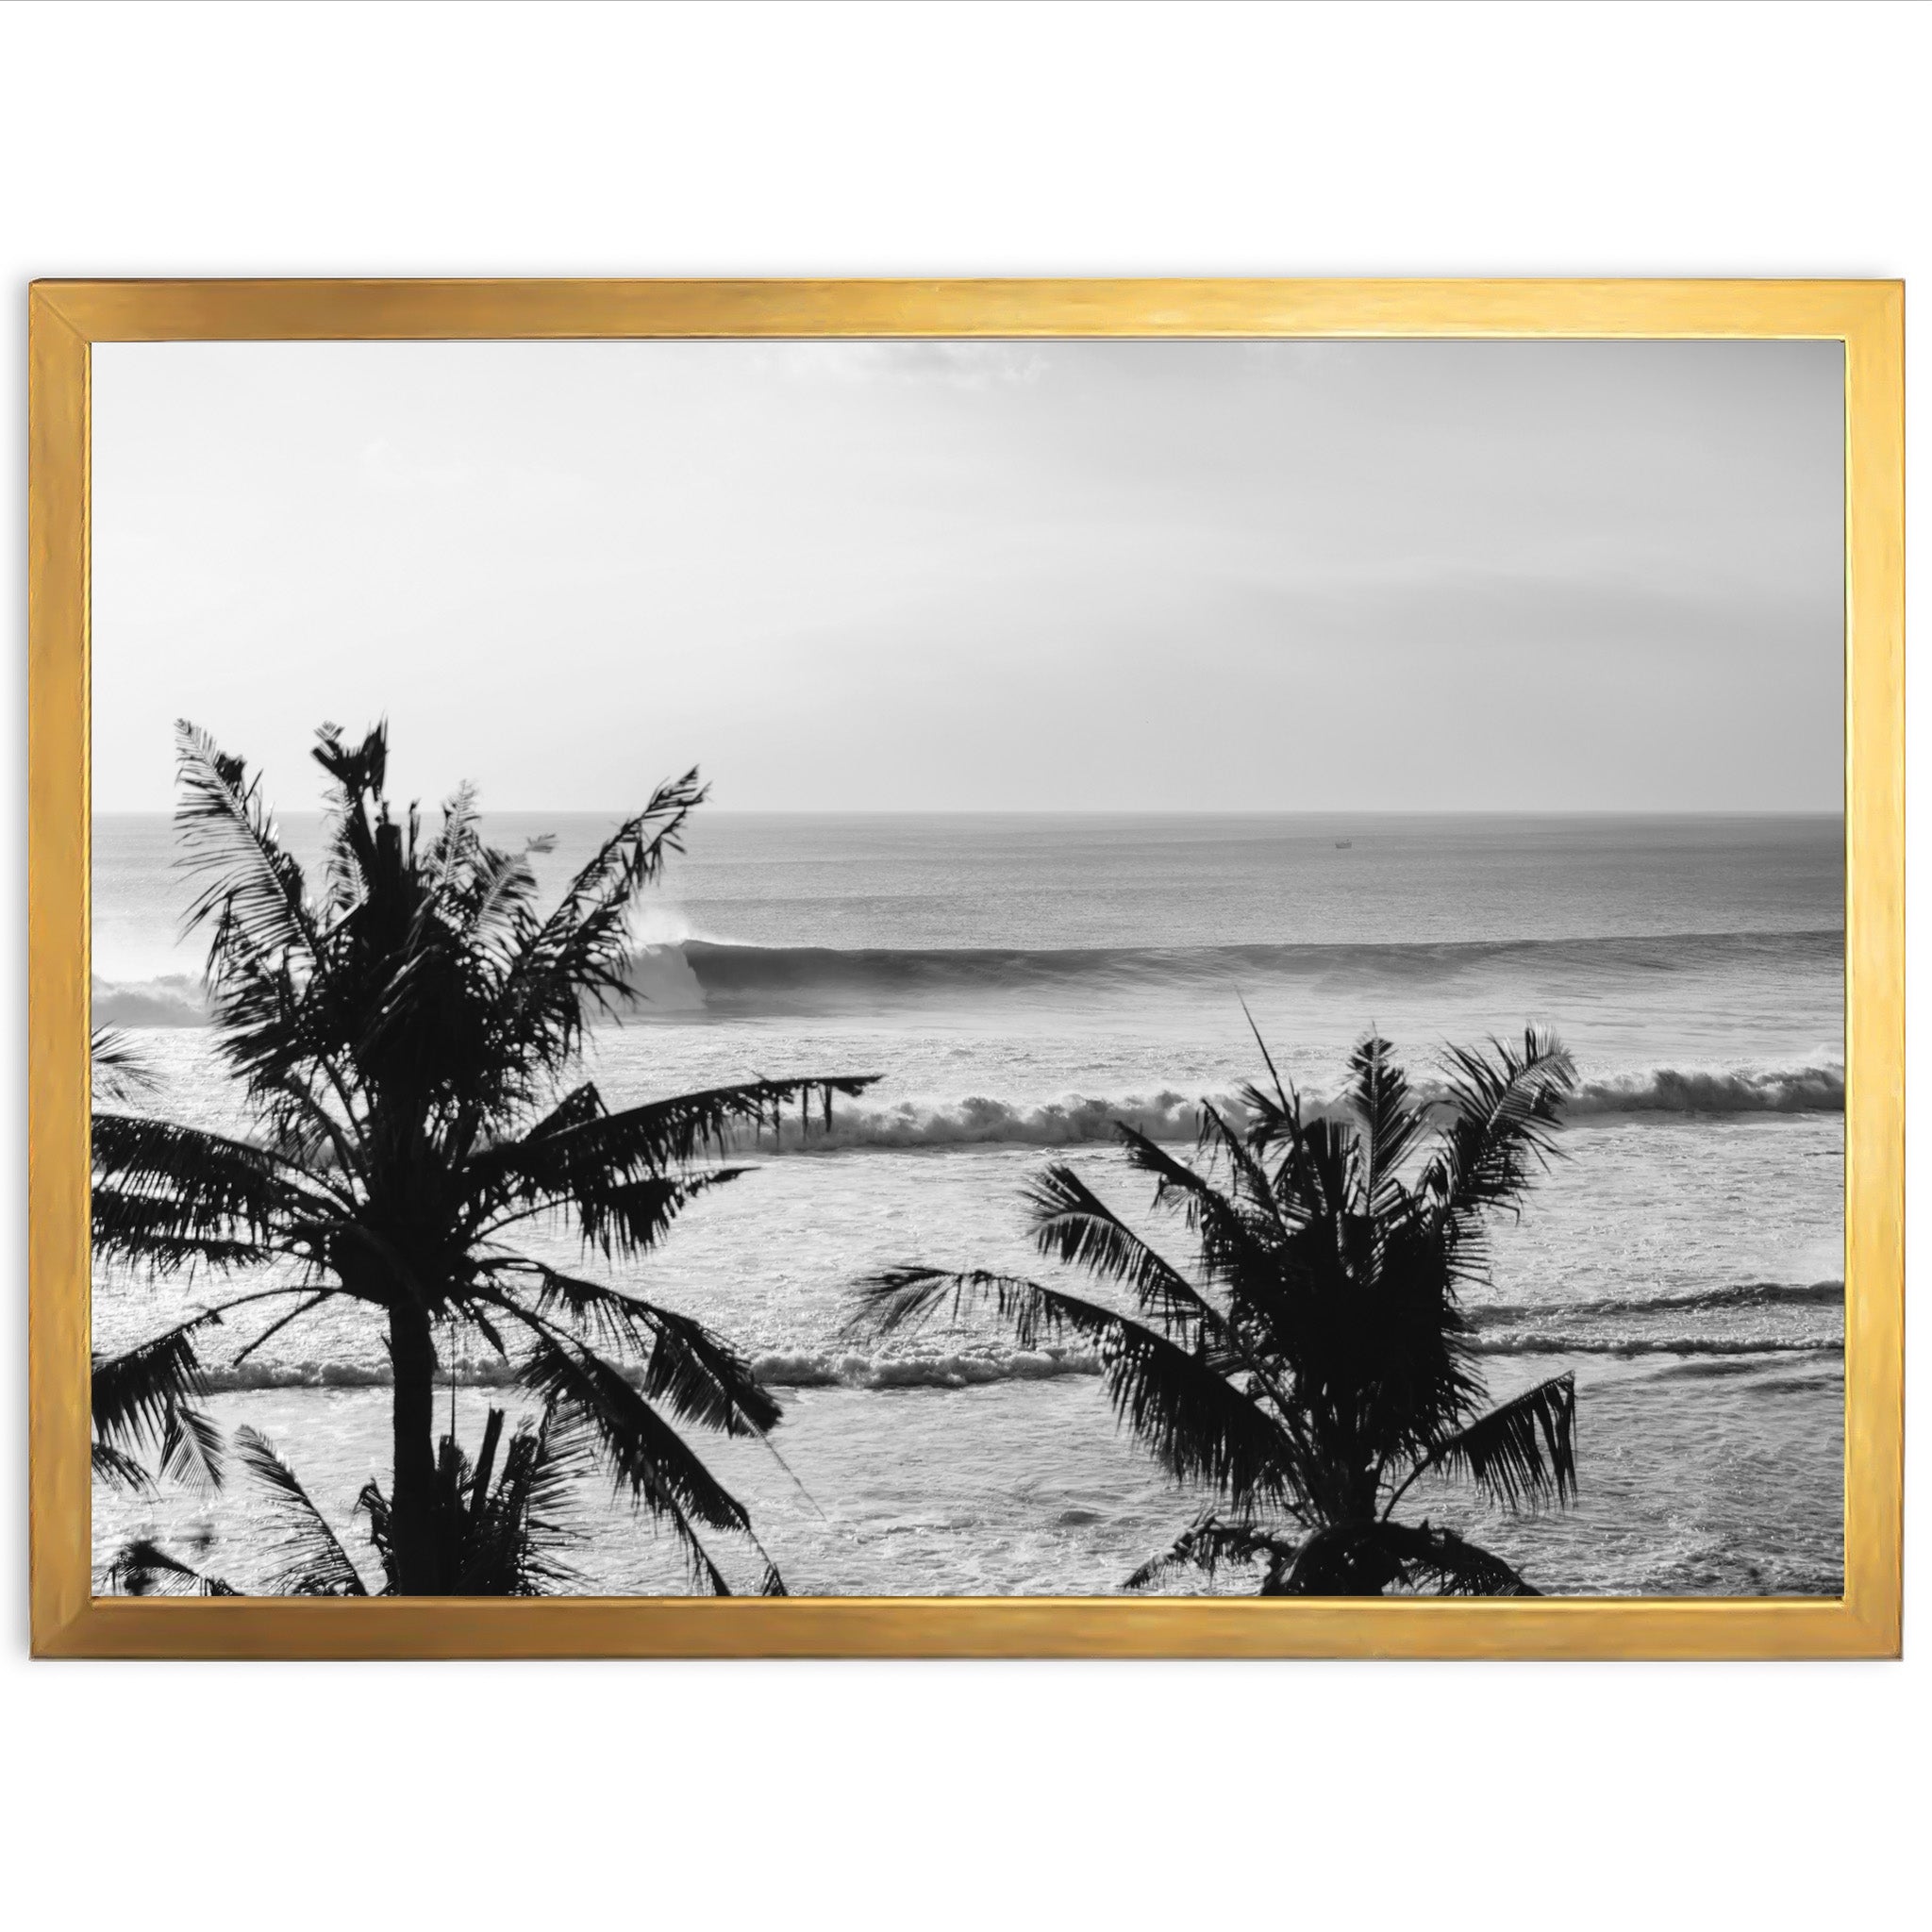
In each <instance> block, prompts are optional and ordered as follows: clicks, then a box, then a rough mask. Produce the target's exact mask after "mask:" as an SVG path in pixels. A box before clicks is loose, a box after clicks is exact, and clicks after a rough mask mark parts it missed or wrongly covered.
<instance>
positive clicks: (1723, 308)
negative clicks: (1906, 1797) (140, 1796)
mask: <svg viewBox="0 0 1932 1932" xmlns="http://www.w3.org/2000/svg"><path fill="white" fill-rule="evenodd" d="M28 315H29V324H28V362H29V371H30V375H29V384H28V393H29V404H28V422H29V446H30V452H31V455H30V481H29V529H30V540H29V541H30V573H29V605H28V608H29V619H28V631H29V642H28V653H29V675H28V741H29V765H28V800H29V803H28V813H29V819H28V868H29V870H28V877H29V886H28V989H29V1013H30V1035H29V1047H28V1062H27V1079H28V1108H29V1124H30V1137H31V1138H30V1148H31V1152H30V1158H29V1174H28V1185H27V1194H28V1212H29V1228H28V1265H29V1283H28V1292H29V1360H28V1378H29V1400H30V1423H29V1427H30V1437H31V1441H30V1450H31V1475H30V1482H31V1528H30V1535H31V1543H32V1585H31V1601H32V1633H33V1637H32V1641H33V1648H34V1652H35V1654H36V1655H38V1656H43V1657H674V1656H680V1657H682V1656H741V1657H742V1656H793V1657H797V1656H835V1655H869V1656H957V1657H968V1656H970V1657H1016V1656H1021V1657H1044V1656H1053V1657H1068V1656H1083V1657H1153V1656H1192V1657H1209V1656H1212V1657H1361V1656H1372V1657H1892V1656H1896V1655H1897V1654H1898V1650H1899V1635H1900V1599H1901V1570H1900V1546H1901V1535H1902V1496H1903V1482H1904V1470H1903V1448H1904V1423H1905V1408H1904V1396H1905V1249H1904V1219H1905V1192H1904V1189H1905V1090H1904V1077H1905V1051H1904V1050H1905V802H1904V782H1905V711H1904V685H1905V391H1904V382H1905V378H1904V352H1905V291H1904V288H1903V285H1902V284H1900V283H1897V282H1841V281H1840V282H1797V281H1784V282H1688V281H1650V282H1642V281H1566V282H1556V281H1514V282H1506V281H1352V282H1321V281H941V282H935V281H846V282H824V281H820V282H804V281H798V282H782V281H770V282H759V281H736V282H678V281H601V282H566V281H393V282H382V281H150V282H113V281H47V282H37V283H35V284H34V285H33V287H32V288H31V289H30V291H29V293H28ZM690 336H739V337H760V336H764V337H784V336H824V337H892V336H898V337H954V336H960V337H963V336H1005V337H1028V336H1200V337H1241V336H1252V337H1265V336H1331V337H1376V336H1411V337H1421V336H1434V337H1456V336H1471V337H1477V336H1479V337H1503V338H1508V337H1539V336H1542V337H1616V336H1629V337H1677V338H1682V337H1754V336H1755V337H1785V338H1790V337H1818V338H1836V339H1837V340H1839V341H1841V342H1842V343H1843V344H1844V352H1845V435H1846V441H1845V457H1846V461H1845V490H1846V505H1845V508H1846V522H1845V539H1846V573H1845V585H1846V634H1845V635H1846V651H1845V664H1846V685H1845V731H1846V746H1845V750H1846V762H1845V781H1846V800H1845V805H1846V815H1845V837H1846V844H1847V849H1846V860H1847V862H1846V913H1845V916H1846V925H1845V974H1846V979H1845V1002H1846V1013H1845V1055H1846V1073H1847V1090H1848V1091H1847V1096H1846V1118H1845V1176H1846V1203H1845V1242H1846V1254H1845V1259H1846V1267H1845V1409H1846V1414H1845V1470H1844V1476H1845V1553H1844V1554H1845V1567H1844V1594H1843V1596H1842V1597H1838V1598H1754V1599H1718V1598H1667V1597H1644V1598H1627V1599H1607V1598H1541V1599H1531V1600H1517V1601H1490V1602H1480V1601H1477V1602H1472V1601H1460V1602H1454V1601H1441V1600H1437V1601H1406V1602H1395V1601H1384V1600H1379V1599H1378V1600H1370V1601H1341V1602H1335V1601H1330V1602H1322V1601H1308V1602H1293V1601H1288V1600H1280V1599H1275V1600H1270V1601H1265V1602H1264V1601H1261V1600H1258V1599H1256V1600H1242V1601H1225V1600H1210V1601H1202V1600H1173V1599H1168V1600H1160V1601H1149V1600H1144V1599H1111V1598H1088V1597H1074V1598H1052V1597H1025V1598H988V1597H977V1598H929V1597H927V1598H921V1597H869V1598H829V1597H828V1598H800V1599H793V1600H789V1601H782V1602H774V1601H766V1600H760V1599H744V1600H725V1601H722V1602H714V1601H711V1600H708V1599H689V1598H665V1599H639V1598H608V1597H588V1598H570V1599H559V1600H551V1601H542V1602H535V1601H515V1600H498V1599H477V1598H460V1599H446V1600H445V1599H436V1598H415V1599H408V1598H398V1599H394V1600H378V1601H375V1602H373V1603H358V1604H348V1603H341V1602H331V1601H320V1600H297V1599H290V1600H277V1599H259V1598H258V1599H246V1598H242V1599H232V1600H210V1601H193V1602H187V1601H181V1600H159V1601H157V1600H147V1599H121V1598H95V1597H93V1596H92V1594H91V1591H92V1552H91V1534H92V1532H91V1485H90V1473H89V1435H90V1430H89V1417H88V1406H89V1397H88V1356H89V1298H90V1292H89V1291H90V1276H89V1249H88V1239H89V1237H88V1221H89V1215H88V1180H89V1159H88V1108H89V1077H88V1026H89V1014H88V1003H89V971H88V960H89V930H88V920H89V831H90V825H89V797H90V793H89V774H88V758H89V746H90V733H89V664H88V652H89V558H90V548H89V544H90V530H89V515H90V480H89V461H90V429H91V425H90V387H89V384H90V365H91V345H92V343H94V342H98V341H211V340H223V341H241V340H249V341H258V340H285V341H335V340H343V339H356V338H359V339H369V340H404V339H408V340H460V339H482V338H491V339H497V340H504V339H511V338H514V339H524V340H542V341H566V340H584V339H591V338H607V339H608V338H643V337H690Z"/></svg>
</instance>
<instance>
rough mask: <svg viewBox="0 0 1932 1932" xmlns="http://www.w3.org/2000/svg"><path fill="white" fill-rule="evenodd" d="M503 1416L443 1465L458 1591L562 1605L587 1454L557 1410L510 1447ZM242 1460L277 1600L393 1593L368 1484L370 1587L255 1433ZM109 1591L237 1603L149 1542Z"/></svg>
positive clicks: (392, 1566) (386, 1516)
mask: <svg viewBox="0 0 1932 1932" xmlns="http://www.w3.org/2000/svg"><path fill="white" fill-rule="evenodd" d="M504 1422H505V1411H504V1410H502V1409H500V1408H492V1409H491V1411H490V1412H489V1415H488V1418H487V1419H486V1421H485V1423H484V1427H483V1441H482V1444H481V1446H480V1447H479V1449H478V1451H477V1455H476V1460H475V1463H472V1462H471V1460H470V1458H469V1457H468V1456H466V1455H465V1454H464V1453H463V1450H462V1447H461V1445H460V1444H459V1443H458V1441H457V1440H456V1438H455V1437H454V1436H444V1437H443V1439H442V1441H441V1443H440V1444H439V1445H438V1449H437V1457H436V1474H437V1496H438V1511H437V1520H438V1523H439V1525H440V1526H441V1531H442V1534H443V1538H444V1544H445V1547H444V1551H443V1559H444V1562H445V1564H446V1565H447V1568H448V1574H449V1575H450V1577H451V1587H452V1590H453V1591H454V1592H455V1593H458V1594H461V1595H464V1596H555V1595H558V1593H559V1592H560V1591H562V1589H563V1588H564V1587H565V1586H567V1585H569V1584H571V1583H574V1582H575V1580H576V1577H575V1572H573V1571H572V1570H571V1568H570V1567H569V1565H568V1564H567V1563H566V1562H565V1561H564V1560H563V1557H562V1552H563V1551H564V1550H565V1549H566V1548H567V1547H568V1546H569V1545H570V1544H571V1543H572V1542H574V1541H575V1539H576V1535H577V1528H576V1525H575V1523H574V1522H573V1520H572V1497H573V1494H574V1491H575V1484H576V1482H577V1480H578V1479H579V1478H580V1477H581V1476H582V1475H583V1474H585V1472H586V1470H587V1468H588V1465H589V1463H590V1460H591V1457H590V1455H589V1451H588V1445H587V1444H586V1442H585V1441H584V1440H583V1432H582V1430H581V1429H580V1428H576V1427H574V1426H573V1425H572V1424H571V1421H570V1419H569V1417H568V1416H567V1415H564V1414H561V1413H560V1412H559V1410H558V1406H557V1405H556V1404H554V1403H553V1404H551V1405H550V1406H548V1407H546V1408H545V1409H544V1410H543V1412H542V1414H541V1416H540V1417H539V1418H537V1419H536V1420H535V1421H525V1422H523V1423H520V1424H518V1425H517V1427H516V1429H515V1431H514V1432H513V1433H512V1435H511V1437H510V1439H509V1444H508V1448H506V1449H504V1450H503V1468H502V1470H501V1471H500V1472H499V1471H498V1470H497V1468H496V1456H497V1451H498V1449H499V1448H500V1447H502V1445H503V1427H504ZM235 1442H236V1447H237V1449H238V1450H239V1452H240V1455H241V1458H242V1464H243V1466H244V1467H245V1468H246V1470H247V1471H248V1473H249V1474H250V1475H251V1476H253V1477H254V1479H255V1482H256V1485H257V1487H258V1489H259V1490H260V1491H261V1492H262V1495H263V1497H264V1498H265V1500H266V1502H267V1505H268V1515H269V1533H268V1536H267V1539H266V1541H267V1552H268V1556H269V1558H270V1574H269V1577H268V1583H267V1591H268V1594H270V1595H272V1596H341V1597H348V1596H393V1595H395V1594H397V1571H396V1551H395V1545H394V1541H393V1540H392V1538H391V1534H390V1508H389V1501H388V1498H387V1497H385V1496H384V1494H383V1492H382V1490H381V1488H380V1486H379V1485H377V1484H376V1483H375V1482H369V1483H365V1484H364V1485H363V1488H362V1492H361V1494H360V1495H359V1496H358V1497H357V1499H356V1511H357V1514H358V1515H362V1516H367V1517H368V1519H369V1541H370V1543H371V1544H372V1545H373V1547H374V1549H375V1555H376V1557H377V1560H378V1562H379V1563H380V1565H381V1569H382V1581H381V1582H380V1584H379V1585H378V1586H377V1587H376V1588H375V1589H374V1590H372V1589H371V1588H370V1586H369V1582H368V1579H367V1578H366V1577H365V1576H364V1575H363V1573H362V1571H361V1569H360V1567H359V1566H358V1564H357V1562H356V1560H355V1558H354V1557H352V1556H350V1554H349V1552H348V1549H347V1547H346V1546H345V1545H344V1544H343V1542H342V1541H341V1538H340V1537H338V1536H337V1534H336V1532H335V1529H334V1528H333V1526H332V1525H331V1524H330V1523H329V1521H328V1519H327V1517H326V1516H325V1515H324V1514H323V1512H322V1510H321V1509H320V1508H319V1507H317V1506H316V1504H315V1501H314V1499H313V1498H312V1497H311V1496H310V1495H309V1493H308V1491H307V1490H306V1489H305V1488H303V1486H302V1483H301V1481H300V1479H299V1478H298V1477H297V1476H296V1474H295V1473H294V1471H293V1470H291V1468H290V1467H289V1465H288V1464H287V1463H286V1462H284V1461H283V1460H282V1458H281V1456H280V1455H279V1454H278V1453H277V1451H276V1449H275V1445H274V1444H273V1443H272V1442H271V1441H269V1440H268V1438H267V1437H266V1436H264V1435H262V1434H261V1433H260V1432H259V1431H258V1430H256V1429H251V1428H246V1427H243V1428H240V1429H238V1430H236V1432H235ZM108 1585H109V1587H110V1588H112V1589H114V1590H117V1591H120V1592H121V1593H123V1594H125V1595H127V1596H239V1595H240V1594H242V1592H241V1591H238V1590H236V1588H235V1587H234V1585H233V1584H231V1583H230V1582H229V1581H228V1580H227V1579H226V1578H225V1577H223V1576H217V1575H214V1574H210V1573H209V1572H208V1571H205V1570H198V1569H196V1568H195V1567H194V1565H193V1564H192V1563H189V1562H187V1561H185V1560H183V1559H182V1558H181V1557H176V1556H175V1555H174V1554H173V1553H172V1552H171V1551H168V1550H165V1549H163V1548H161V1546H160V1545H159V1544H158V1543H156V1542H154V1541H152V1540H151V1539H149V1538H146V1537H136V1538H133V1539H132V1540H130V1541H128V1542H127V1543H125V1545H124V1546H123V1547H122V1549H121V1550H120V1552H119V1553H118V1555H117V1556H116V1557H115V1558H114V1561H113V1563H112V1564H111V1565H110V1566H109V1567H108Z"/></svg>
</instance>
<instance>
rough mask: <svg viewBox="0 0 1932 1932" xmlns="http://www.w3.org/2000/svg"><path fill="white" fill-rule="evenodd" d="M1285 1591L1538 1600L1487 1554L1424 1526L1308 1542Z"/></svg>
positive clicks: (1364, 1527)
mask: <svg viewBox="0 0 1932 1932" xmlns="http://www.w3.org/2000/svg"><path fill="white" fill-rule="evenodd" d="M1283 1589H1284V1591H1285V1593H1286V1594H1288V1595H1291V1596H1381V1595H1383V1594H1385V1593H1386V1592H1387V1591H1391V1590H1400V1591H1413V1592H1418V1593H1434V1594H1438V1595H1441V1596H1538V1595H1540V1594H1541V1591H1536V1590H1533V1589H1532V1588H1531V1587H1530V1585H1529V1584H1528V1583H1526V1582H1525V1581H1524V1579H1523V1577H1522V1576H1521V1575H1520V1574H1518V1573H1517V1572H1516V1571H1515V1570H1514V1569H1512V1568H1511V1567H1510V1565H1509V1564H1507V1563H1506V1562H1505V1561H1504V1560H1503V1558H1502V1557H1498V1556H1496V1555H1495V1554H1494V1553H1493V1552H1492V1551H1490V1550H1486V1549H1483V1548H1482V1547H1481V1546H1480V1545H1479V1544H1476V1543H1472V1542H1469V1541H1465V1540H1464V1539H1463V1538H1461V1537H1459V1536H1457V1534H1456V1532H1455V1531H1454V1530H1449V1529H1437V1528H1435V1527H1434V1526H1433V1525H1431V1524H1428V1523H1420V1524H1408V1523H1391V1522H1388V1521H1386V1520H1384V1521H1378V1522H1355V1523H1348V1524H1336V1525H1334V1526H1332V1527H1330V1528H1326V1529H1324V1530H1321V1531H1319V1532H1318V1533H1317V1534H1316V1535H1314V1536H1312V1537H1310V1538H1309V1539H1308V1541H1307V1542H1305V1543H1304V1544H1303V1545H1302V1547H1301V1550H1300V1552H1299V1553H1298V1555H1297V1556H1296V1558H1295V1561H1294V1564H1293V1566H1292V1568H1291V1570H1290V1571H1289V1573H1288V1575H1287V1577H1286V1578H1285V1579H1284V1584H1283Z"/></svg>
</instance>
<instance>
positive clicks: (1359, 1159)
mask: <svg viewBox="0 0 1932 1932" xmlns="http://www.w3.org/2000/svg"><path fill="white" fill-rule="evenodd" d="M1343 1097H1344V1099H1345V1102H1346V1104H1347V1106H1348V1108H1349V1110H1350V1112H1351V1113H1352V1114H1353V1115H1354V1117H1355V1121H1356V1137H1355V1154H1356V1165H1357V1191H1358V1198H1359V1200H1360V1202H1361V1206H1362V1208H1363V1211H1364V1212H1366V1213H1369V1214H1371V1215H1377V1216H1387V1215H1390V1214H1391V1213H1392V1212H1394V1211H1395V1210H1396V1209H1397V1208H1398V1207H1399V1204H1400V1200H1401V1193H1400V1190H1399V1188H1398V1186H1397V1184H1396V1176H1397V1174H1398V1172H1399V1170H1400V1169H1401V1167H1402V1165H1403V1163H1404V1162H1405V1161H1406V1160H1407V1159H1408V1158H1409V1156H1410V1155H1411V1154H1412V1153H1413V1152H1414V1151H1415V1148H1416V1146H1417V1145H1418V1143H1419V1142H1420V1141H1421V1140H1422V1139H1423V1136H1424V1133H1425V1132H1426V1130H1427V1126H1428V1114H1427V1111H1426V1109H1425V1108H1422V1107H1419V1106H1418V1105H1416V1103H1415V1099H1414V1095H1413V1090H1412V1089H1411V1088H1410V1086H1409V1084H1408V1076H1407V1074H1405V1073H1404V1071H1403V1069H1402V1067H1401V1065H1400V1064H1399V1063H1398V1061H1397V1060H1396V1058H1395V1050H1394V1048H1393V1047H1391V1045H1390V1044H1389V1042H1388V1041H1386V1040H1384V1039H1383V1038H1382V1036H1381V1035H1380V1034H1379V1033H1375V1032H1370V1033H1366V1034H1364V1035H1363V1036H1362V1038H1361V1039H1360V1040H1359V1041H1357V1043H1356V1046H1355V1050H1354V1051H1353V1052H1352V1053H1351V1054H1350V1055H1349V1057H1348V1084H1347V1086H1346V1087H1345V1089H1344V1090H1343Z"/></svg>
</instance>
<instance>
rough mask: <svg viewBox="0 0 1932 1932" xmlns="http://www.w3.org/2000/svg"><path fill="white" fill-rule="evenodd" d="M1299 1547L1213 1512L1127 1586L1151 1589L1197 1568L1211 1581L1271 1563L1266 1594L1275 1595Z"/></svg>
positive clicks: (1197, 1521)
mask: <svg viewBox="0 0 1932 1932" xmlns="http://www.w3.org/2000/svg"><path fill="white" fill-rule="evenodd" d="M1296 1548H1297V1545H1296V1544H1295V1543H1293V1542H1291V1541H1289V1540H1288V1539H1287V1538H1284V1537H1280V1536H1276V1535H1274V1533H1273V1532H1271V1531H1269V1530H1266V1529H1264V1528H1262V1527H1261V1526H1260V1525H1259V1524H1254V1523H1224V1522H1223V1521H1222V1520H1221V1518H1220V1517H1218V1516H1216V1515H1215V1514H1214V1513H1213V1512H1212V1511H1209V1512H1208V1514H1206V1515H1204V1516H1200V1517H1197V1518H1196V1519H1195V1521H1194V1522H1193V1523H1192V1524H1191V1525H1190V1526H1189V1527H1188V1528H1187V1529H1185V1530H1183V1531H1182V1533H1181V1534H1180V1535H1179V1536H1178V1537H1176V1538H1175V1539H1174V1543H1173V1545H1172V1547H1170V1548H1168V1549H1166V1550H1163V1551H1162V1552H1161V1554H1160V1555H1159V1556H1158V1557H1149V1559H1148V1560H1147V1561H1146V1562H1144V1563H1142V1564H1141V1567H1140V1568H1139V1569H1138V1570H1136V1571H1135V1572H1134V1574H1132V1575H1131V1576H1129V1577H1128V1578H1127V1580H1126V1583H1125V1584H1124V1586H1123V1587H1124V1589H1127V1590H1151V1589H1153V1588H1154V1587H1155V1586H1156V1585H1157V1584H1161V1583H1165V1582H1166V1581H1167V1580H1168V1579H1169V1578H1170V1577H1172V1576H1174V1574H1177V1573H1179V1572H1181V1571H1184V1570H1197V1571H1199V1572H1200V1573H1201V1574H1202V1575H1204V1576H1206V1577H1208V1579H1209V1580H1210V1581H1211V1580H1212V1579H1213V1578H1214V1577H1215V1576H1217V1575H1219V1574H1221V1572H1222V1571H1224V1570H1227V1569H1251V1568H1252V1567H1253V1566H1254V1565H1255V1564H1257V1563H1262V1564H1265V1565H1266V1566H1267V1570H1266V1575H1265V1577H1264V1580H1263V1584H1262V1593H1263V1594H1264V1595H1272V1594H1274V1591H1273V1590H1272V1589H1271V1588H1270V1585H1273V1584H1278V1583H1279V1581H1280V1578H1281V1576H1282V1574H1283V1573H1284V1572H1285V1571H1286V1570H1287V1568H1288V1566H1289V1565H1290V1564H1291V1563H1292V1562H1293V1561H1294V1557H1295V1552H1296Z"/></svg>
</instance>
